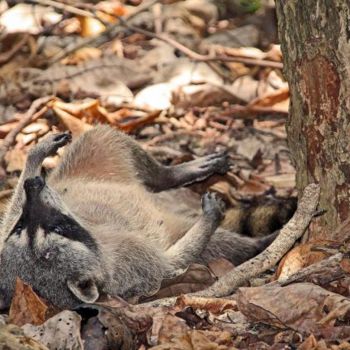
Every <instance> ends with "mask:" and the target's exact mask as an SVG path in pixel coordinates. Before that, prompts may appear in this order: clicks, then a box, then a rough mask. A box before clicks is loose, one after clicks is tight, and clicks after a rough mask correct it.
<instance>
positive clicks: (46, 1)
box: [27, 0, 95, 17]
mask: <svg viewBox="0 0 350 350" xmlns="http://www.w3.org/2000/svg"><path fill="white" fill-rule="evenodd" d="M27 1H28V2H30V3H33V4H38V5H42V6H51V7H53V8H55V9H57V10H60V11H65V12H69V13H72V14H73V15H77V16H84V17H95V16H94V15H93V14H92V13H91V12H89V11H85V10H82V9H79V8H76V7H74V6H72V5H68V4H65V3H62V2H58V1H54V0H27Z"/></svg>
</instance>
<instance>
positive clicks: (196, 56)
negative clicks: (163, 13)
mask: <svg viewBox="0 0 350 350" xmlns="http://www.w3.org/2000/svg"><path fill="white" fill-rule="evenodd" d="M120 23H121V25H123V26H124V27H125V28H128V29H130V30H132V31H134V32H136V33H140V34H143V35H146V36H148V37H150V38H154V39H158V40H161V41H164V42H165V43H167V44H169V45H171V46H172V47H174V48H175V49H178V50H179V51H181V52H182V53H184V54H185V55H186V56H188V57H189V58H191V59H193V60H195V61H199V62H215V61H220V62H238V63H243V64H246V65H248V66H260V67H269V68H277V69H282V68H283V63H281V62H276V61H269V60H263V59H257V58H248V57H232V56H222V55H220V56H218V55H202V54H200V53H198V52H195V51H193V50H191V49H190V48H188V47H187V46H185V45H183V44H181V43H179V42H178V41H176V40H175V39H172V38H170V37H169V36H167V35H165V34H156V33H153V32H150V31H148V30H145V29H142V28H138V27H135V26H133V25H130V24H128V23H127V22H126V21H125V20H124V19H123V18H120Z"/></svg>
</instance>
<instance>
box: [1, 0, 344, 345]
mask: <svg viewBox="0 0 350 350" xmlns="http://www.w3.org/2000/svg"><path fill="white" fill-rule="evenodd" d="M275 21H276V19H275V15H274V4H273V2H272V1H268V0H266V1H264V0H261V1H243V0H241V1H238V0H227V1H210V0H188V1H150V0H144V1H137V0H133V1H132V0H130V1H126V2H119V1H114V0H107V1H101V2H96V1H84V2H80V1H75V0H66V1H64V2H63V1H49V0H31V1H26V2H22V1H7V2H6V1H0V28H1V29H0V30H1V32H0V50H1V52H0V78H1V80H0V81H1V84H0V122H1V125H0V137H1V138H2V143H1V145H0V159H1V168H0V177H1V188H0V189H1V192H0V212H1V213H3V211H4V209H5V207H6V201H7V200H8V198H9V197H10V195H11V193H12V190H13V188H14V186H15V185H16V181H17V179H18V175H19V173H20V171H21V170H22V169H23V166H24V161H25V159H26V155H27V153H28V150H29V149H30V148H31V147H33V145H35V144H36V143H37V142H40V140H41V139H42V138H43V137H45V136H47V135H48V134H50V133H52V132H56V131H57V130H69V131H71V133H72V134H73V137H76V136H78V135H80V134H81V133H83V132H84V131H86V130H88V129H90V128H92V126H93V125H95V124H97V123H106V124H109V125H111V126H113V127H115V128H117V129H121V130H123V131H125V132H126V133H128V134H131V135H133V136H134V137H136V138H137V139H138V140H139V142H140V143H141V145H142V146H143V148H144V149H145V150H147V151H148V152H150V153H151V154H153V155H154V156H155V157H156V158H157V159H158V160H159V161H161V162H162V163H164V164H178V163H181V162H184V161H188V160H191V159H193V158H194V157H197V156H202V155H205V154H209V153H211V152H213V151H217V150H224V149H225V150H228V152H229V155H230V158H231V163H232V167H231V170H230V172H229V173H228V174H227V175H225V176H214V177H212V178H211V179H209V180H208V181H205V182H204V183H200V184H197V185H193V186H191V190H192V191H193V192H189V193H190V194H188V193H187V194H186V195H187V196H191V193H193V196H195V194H196V193H204V192H205V191H206V190H208V189H210V190H213V191H216V192H218V193H220V194H221V195H222V197H223V198H224V199H225V201H226V203H227V205H228V207H229V208H231V209H232V208H233V209H235V208H236V209H237V210H242V209H243V211H244V212H245V217H244V218H243V219H244V220H247V221H249V220H250V222H251V221H253V222H254V223H255V222H256V217H257V216H254V213H255V208H257V207H258V206H260V205H263V206H272V207H274V209H276V208H277V211H278V210H280V211H282V208H283V207H284V206H286V205H287V203H289V201H290V199H291V198H293V197H295V190H294V181H295V180H294V179H295V170H294V168H293V167H292V165H291V161H290V159H289V154H288V148H287V144H286V133H285V122H286V118H287V116H288V103H289V98H288V85H287V83H286V82H285V80H284V79H283V75H282V66H283V65H282V57H281V52H280V49H279V46H278V45H277V39H276V38H277V33H276V22H275ZM58 159H59V156H55V157H51V158H48V159H46V160H45V163H44V165H45V167H46V168H47V169H48V170H49V169H51V168H53V167H54V166H55V165H56V164H57V161H58ZM275 211H276V210H275ZM272 219H273V220H276V218H272ZM231 224H232V223H231ZM279 224H280V223H279ZM264 225H265V226H264V228H266V232H268V227H266V226H267V224H264ZM231 226H232V225H231ZM252 226H254V225H252ZM237 230H238V231H239V230H240V228H239V227H238V228H237ZM257 231H259V232H261V231H262V229H261V226H260V227H259V225H258V224H256V227H250V228H249V232H244V233H246V234H252V235H254V234H256V233H257ZM321 243H322V242H318V243H317V244H321ZM317 244H316V243H315V244H310V243H308V244H302V245H299V246H298V247H296V248H294V249H293V250H292V251H291V252H290V253H289V254H287V255H286V256H285V257H284V259H283V260H282V262H281V263H280V265H279V267H278V269H277V270H276V271H270V272H269V273H267V274H266V275H264V276H260V277H259V278H256V279H254V280H252V281H250V283H249V286H248V285H247V286H245V287H243V288H240V289H239V290H238V292H237V293H236V294H234V295H232V296H230V297H227V298H225V299H222V298H199V297H193V296H187V295H184V294H185V293H188V292H192V291H195V290H199V289H203V288H205V287H208V286H210V285H211V284H212V283H213V282H214V281H215V280H216V279H217V278H219V277H220V276H222V275H223V274H225V273H226V272H227V271H230V270H232V268H234V267H233V266H232V265H231V264H230V263H228V262H227V261H224V260H218V261H214V262H213V263H212V264H211V265H210V266H209V268H206V267H203V266H199V265H193V266H190V267H189V269H188V270H187V271H186V272H185V273H184V274H183V275H181V276H178V277H176V278H175V279H173V280H170V281H163V284H162V286H161V289H160V290H159V291H158V292H157V293H156V294H155V295H153V296H152V297H148V298H146V299H144V300H142V301H150V300H154V299H158V298H162V297H167V296H173V295H180V294H182V295H181V296H179V297H178V299H177V301H176V303H175V306H171V307H165V306H156V305H155V304H147V303H146V304H142V303H139V304H132V303H135V302H136V300H133V301H132V300H129V301H128V302H126V301H123V300H118V299H115V298H106V299H105V300H100V301H99V302H98V303H96V304H94V305H83V306H82V307H81V308H79V309H77V310H74V311H71V310H58V309H57V308H55V307H54V306H52V305H49V304H48V303H47V302H46V301H45V300H42V299H41V298H40V296H38V295H36V294H35V293H34V292H33V291H32V289H31V287H30V286H27V285H25V284H24V283H23V282H22V281H20V280H18V281H17V285H16V293H15V296H14V299H13V301H12V304H11V307H10V310H9V311H8V313H7V314H4V315H2V316H1V318H0V323H1V324H3V326H1V327H0V346H1V348H3V349H47V348H48V349H83V348H84V349H96V350H100V349H101V350H102V349H119V348H120V349H148V348H152V349H185V350H187V349H189V350H190V349H191V350H192V349H222V350H224V349H235V348H239V349H296V348H297V349H350V344H349V343H348V342H347V340H348V339H349V338H350V327H349V325H348V322H349V310H350V299H348V296H349V272H350V269H349V266H350V265H349V259H348V257H347V255H346V254H341V256H338V260H336V261H335V263H334V264H333V265H328V270H327V269H326V268H323V267H321V268H320V269H319V270H317V271H318V272H317V271H316V272H315V273H311V274H305V275H301V276H300V277H299V279H294V280H292V281H291V282H288V283H286V284H285V285H284V284H283V283H281V282H280V283H277V282H273V281H274V280H275V279H276V278H277V277H279V278H280V280H281V281H285V280H287V281H288V278H289V277H290V276H291V275H292V274H293V273H296V272H298V271H299V270H300V269H302V268H304V267H307V266H309V265H311V264H314V263H316V264H317V263H319V262H320V261H321V260H322V259H324V258H328V257H329V256H331V255H332V254H334V253H335V252H337V251H338V250H339V249H340V248H339V245H338V246H334V244H332V243H330V242H326V243H325V242H323V244H322V246H323V249H317ZM325 244H327V248H324V245H325ZM343 248H344V247H343ZM343 251H344V250H343ZM346 251H347V250H346ZM339 254H340V253H339ZM303 271H304V270H303ZM293 276H294V275H293ZM296 282H299V283H296ZM266 283H268V284H266ZM38 292H39V293H38V294H40V291H38ZM138 301H139V302H140V301H141V300H138Z"/></svg>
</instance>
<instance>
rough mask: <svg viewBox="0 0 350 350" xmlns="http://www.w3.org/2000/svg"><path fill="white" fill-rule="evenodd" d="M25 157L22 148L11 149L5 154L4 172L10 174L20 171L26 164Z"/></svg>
mask: <svg viewBox="0 0 350 350" xmlns="http://www.w3.org/2000/svg"><path fill="white" fill-rule="evenodd" d="M26 159H27V155H26V152H25V151H24V149H22V148H13V149H11V150H9V151H8V152H7V153H6V156H5V161H6V163H7V167H6V171H7V172H9V173H12V172H14V171H18V170H20V171H22V169H23V168H24V164H25V162H26Z"/></svg>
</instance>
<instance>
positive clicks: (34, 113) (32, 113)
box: [0, 96, 53, 168]
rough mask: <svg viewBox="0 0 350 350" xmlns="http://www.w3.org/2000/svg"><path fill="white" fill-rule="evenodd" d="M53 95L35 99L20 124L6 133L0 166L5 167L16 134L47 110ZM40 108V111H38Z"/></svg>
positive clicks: (0, 148)
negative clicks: (6, 157) (5, 160)
mask: <svg viewBox="0 0 350 350" xmlns="http://www.w3.org/2000/svg"><path fill="white" fill-rule="evenodd" d="M52 99H53V97H52V96H45V97H41V98H38V99H37V100H35V101H34V102H33V103H32V105H31V106H30V108H29V109H28V111H27V112H26V113H25V114H24V115H23V117H22V118H21V119H20V121H19V122H18V124H17V125H16V126H15V127H14V128H13V129H12V130H11V131H10V132H9V133H8V134H7V135H6V137H5V138H4V140H3V141H2V144H1V146H0V166H1V167H2V168H4V159H5V155H6V152H7V151H8V150H9V149H10V148H11V147H12V146H13V144H14V143H15V141H16V136H17V135H18V133H20V132H21V130H22V129H23V128H25V127H26V126H27V125H29V124H30V123H31V122H32V121H33V120H35V119H37V118H39V117H40V116H42V115H43V114H44V113H45V112H46V111H47V110H48V107H47V106H46V105H47V103H48V102H49V101H50V100H52ZM38 110H39V111H38Z"/></svg>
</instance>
